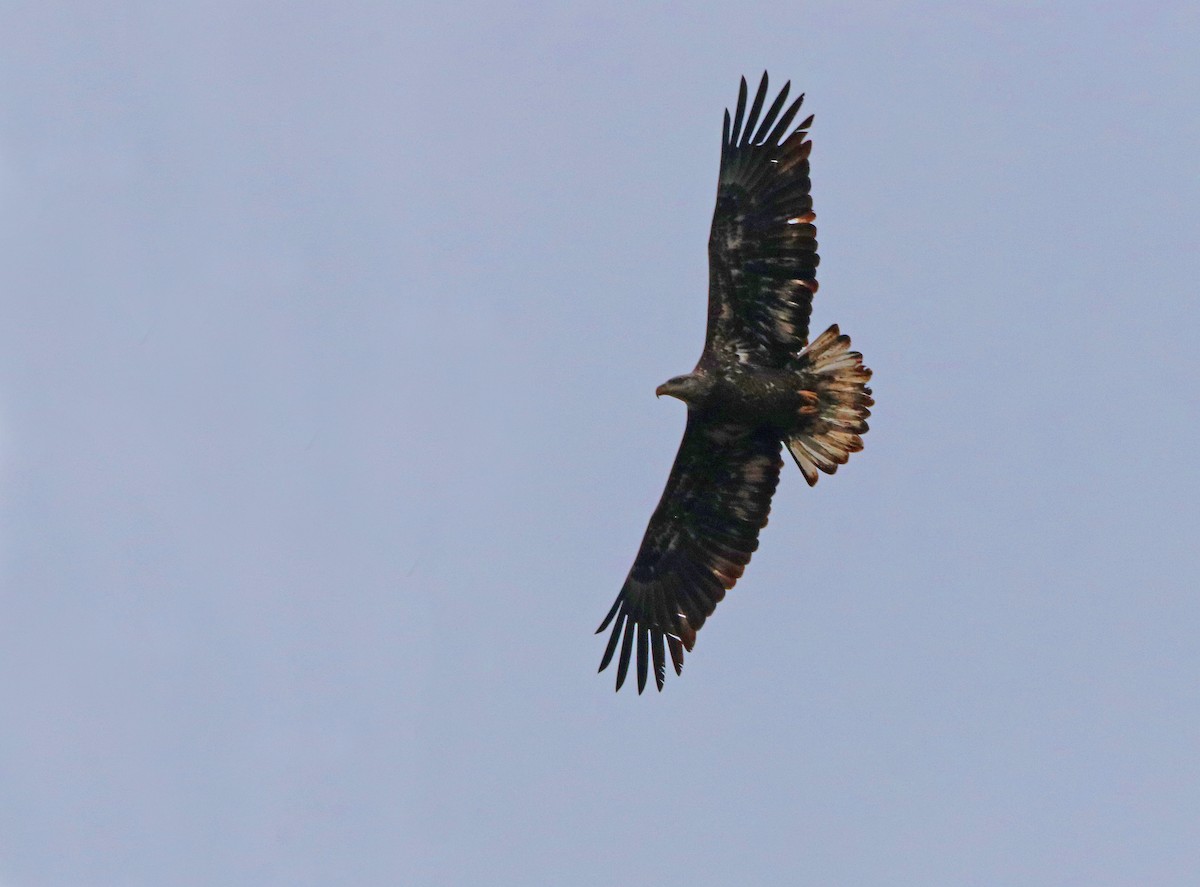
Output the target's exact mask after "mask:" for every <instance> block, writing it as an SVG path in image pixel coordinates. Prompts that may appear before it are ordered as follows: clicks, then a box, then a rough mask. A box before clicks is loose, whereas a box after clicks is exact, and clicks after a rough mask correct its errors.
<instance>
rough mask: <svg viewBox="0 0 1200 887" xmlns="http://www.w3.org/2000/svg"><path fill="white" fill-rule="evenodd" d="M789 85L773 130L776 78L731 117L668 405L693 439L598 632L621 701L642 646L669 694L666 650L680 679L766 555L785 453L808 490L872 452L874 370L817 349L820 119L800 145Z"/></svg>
mask: <svg viewBox="0 0 1200 887" xmlns="http://www.w3.org/2000/svg"><path fill="white" fill-rule="evenodd" d="M790 86H791V84H790V83H787V84H784V87H783V89H782V90H781V91H780V93H779V96H778V97H777V98H776V99H775V101H774V102H773V103H772V104H771V107H770V108H769V109H768V110H767V112H766V114H765V115H763V117H762V119H761V121H760V119H759V114H760V113H761V112H762V109H763V103H764V99H765V98H766V96H767V75H766V74H765V73H764V74H763V77H762V82H761V83H760V84H759V86H758V92H757V94H756V95H755V97H754V102H753V103H752V104H751V106H750V111H749V113H748V114H747V113H746V80H745V78H742V85H741V90H740V91H739V93H738V102H737V110H736V112H735V113H734V116H733V122H732V125H731V124H730V118H729V111H728V110H726V111H725V126H724V131H723V133H722V136H721V171H720V175H719V177H718V180H717V206H716V210H715V212H714V213H713V222H712V231H711V233H710V234H709V238H708V269H709V270H708V274H709V282H708V331H707V334H706V337H705V342H704V353H703V354H701V355H700V361H699V362H698V363H697V364H696V368H695V369H694V370H692V371H691V372H690V373H688V374H687V375H684V376H676V377H675V378H673V379H669V380H668V381H666V382H664V383H663V384H662V385H660V386H659V387H658V390H657V392H656V393H657V394H659V395H663V394H668V395H670V396H671V397H677V398H679V399H680V400H682V401H683V402H684V403H686V404H687V406H688V419H687V429H686V430H685V431H684V433H683V442H682V443H681V444H680V446H679V453H678V455H677V456H676V457H675V466H674V468H672V469H671V476H670V478H669V479H668V480H667V488H666V490H665V491H664V492H663V495H662V500H661V501H660V502H659V503H658V507H657V508H656V509H655V510H654V514H653V515H652V516H651V518H650V525H649V526H648V527H647V528H646V535H645V537H644V538H643V539H642V547H641V550H639V551H638V555H637V559H636V560H635V561H634V562H633V567H632V568H631V569H630V571H629V576H628V578H626V580H625V585H624V586H623V587H622V588H621V593H620V594H618V595H617V600H616V603H614V604H613V606H612V609H611V610H609V612H608V615H607V616H606V617H605V618H604V622H603V623H601V625H600V628H598V629H597V630H596V633H597V634H599V633H600V632H602V631H604V630H605V629H606V628H608V626H609V625H610V624H612V636H611V637H610V638H609V640H608V647H607V648H606V649H605V651H604V658H603V660H602V661H601V662H600V670H601V671H603V670H604V669H605V668H607V667H608V664H609V663H610V662H611V661H612V658H613V654H614V653H615V652H616V650H617V646H618V643H619V644H620V647H621V654H620V657H619V658H618V660H617V689H618V690H620V689H621V685H622V684H623V683H624V682H625V676H626V674H627V673H628V670H629V662H630V658H631V656H632V653H633V645H634V639H635V638H636V640H637V677H638V692H639V693H641V692H642V691H643V690H644V689H645V688H646V676H647V671H648V669H649V663H650V661H651V659H653V662H654V680H655V682H656V683H657V684H658V689H659V690H662V687H663V678H664V675H665V672H666V668H665V662H666V651H665V650H664V645H665V647H666V649H667V650H669V651H670V654H671V662H672V664H673V665H674V666H675V673H676V674H680V673H682V670H683V651H684V650H685V649H686V650H691V649H692V645H693V644H694V643H695V642H696V632H697V631H699V630H700V627H701V626H702V625H704V620H705V619H707V618H708V617H709V616H711V615H712V612H713V610H714V609H715V608H716V606H717V602H718V601H720V600H721V599H722V598H723V597H725V592H726V591H727V590H728V589H730V588H733V585H734V583H735V582H737V580H738V578H739V577H740V576H741V575H742V573H743V571H744V570H745V569H746V564H747V563H749V561H750V555H751V553H752V552H753V551H754V550H755V549H756V548H757V547H758V533H759V530H761V529H762V528H763V527H764V526H766V523H767V514H768V512H769V511H770V509H771V496H772V494H774V492H775V487H776V485H777V484H778V483H779V472H780V469H781V468H782V467H783V460H782V459H781V458H780V452H781V449H782V447H783V446H785V445H786V446H787V449H788V452H790V453H791V454H792V458H793V459H794V460H795V461H796V464H797V465H798V466H799V467H800V471H801V473H802V474H803V475H804V479H805V480H807V481H808V483H809V485H810V486H811V485H812V484H815V483H816V482H817V477H818V471H824V472H826V473H827V474H833V473H834V472H835V471H836V470H837V467H838V466H839V465H843V464H845V462H846V461H847V459H849V457H850V454H851V453H855V452H858V451H859V450H861V449H862V437H861V435H862V434H864V433H865V432H866V430H867V417H868V416H869V415H870V414H871V411H870V407H871V406H872V405H873V404H874V401H873V400H872V399H871V389H870V388H868V387H867V384H866V383H867V381H868V380H869V379H870V378H871V371H870V370H869V369H867V368H866V367H864V366H863V363H862V355H861V354H859V353H858V352H857V351H851V350H850V340H849V338H847V337H846V336H843V335H841V334H840V333H839V332H838V328H837V326H836V325H835V326H831V327H830V328H829V329H827V330H826V331H825V332H823V333H821V335H819V336H817V338H816V339H814V340H813V341H812V342H811V343H810V342H808V319H809V314H810V311H811V309H812V297H813V294H814V293H815V292H816V291H817V280H816V276H817V261H818V260H817V240H816V233H817V229H816V227H815V226H814V225H813V220H814V219H815V218H816V215H815V214H814V213H813V209H812V197H811V196H810V194H809V187H810V182H809V178H808V173H809V167H808V155H809V151H810V150H811V149H812V142H810V141H807V140H806V137H807V135H808V132H807V129H808V127H809V125H810V124H811V123H812V117H811V116H810V117H809V118H808V119H807V120H805V121H804V122H803V123H801V124H800V125H799V126H798V127H796V129H795V130H793V131H792V132H791V133H790V134H787V133H788V127H790V126H791V124H792V121H793V120H794V119H795V117H796V113H797V112H798V111H799V110H800V105H801V103H802V102H803V101H804V96H803V95H801V96H800V97H799V98H798V99H796V100H795V101H794V102H792V104H791V105H788V107H787V110H783V107H784V103H785V102H786V101H787V95H788V89H789V88H790ZM781 110H783V113H782V114H781V113H780V111H781ZM785 134H787V137H786V138H784V135H785ZM781 139H782V141H781ZM614 620H615V621H614Z"/></svg>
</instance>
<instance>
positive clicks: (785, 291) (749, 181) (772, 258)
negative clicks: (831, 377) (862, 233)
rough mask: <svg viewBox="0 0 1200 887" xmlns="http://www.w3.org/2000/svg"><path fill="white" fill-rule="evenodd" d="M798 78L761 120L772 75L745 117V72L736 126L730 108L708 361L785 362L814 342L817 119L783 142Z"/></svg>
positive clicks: (711, 250) (713, 239)
mask: <svg viewBox="0 0 1200 887" xmlns="http://www.w3.org/2000/svg"><path fill="white" fill-rule="evenodd" d="M790 86H791V84H790V83H787V84H784V87H783V89H782V90H780V92H779V97H778V98H776V99H775V101H774V103H772V105H771V107H770V108H769V109H768V110H767V113H766V116H765V117H763V118H762V121H761V122H759V113H760V112H761V111H762V106H763V102H764V100H765V99H766V96H767V75H766V74H765V73H764V74H763V78H762V83H760V84H759V87H758V93H757V94H756V95H755V97H754V103H753V104H752V105H751V107H750V113H749V114H748V115H746V116H745V117H744V118H743V114H744V112H745V111H746V79H745V78H742V86H741V91H740V92H739V94H738V104H737V112H736V114H735V116H734V120H733V125H732V128H731V127H730V122H729V111H728V110H727V111H726V112H725V128H724V132H723V134H722V141H721V174H720V178H719V179H718V184H717V207H716V210H715V211H714V212H713V222H712V232H711V233H710V235H709V239H708V275H709V282H708V335H707V338H706V340H705V344H704V355H703V356H702V357H701V359H700V363H701V366H705V365H706V361H707V362H708V364H712V363H718V362H728V361H738V362H741V363H749V364H755V365H759V366H769V367H782V366H784V365H785V364H786V363H787V362H788V359H789V358H790V357H792V356H794V355H795V353H796V352H797V351H799V350H800V349H801V348H803V347H804V345H805V344H806V343H807V341H808V318H809V314H810V312H811V310H812V297H813V293H815V292H816V291H817V280H816V277H817V262H818V257H817V229H816V226H815V225H814V224H813V220H814V219H816V214H815V213H813V211H812V196H811V195H810V194H809V188H810V185H811V182H810V181H809V177H808V172H809V169H808V152H809V151H810V150H811V149H812V142H810V141H805V139H806V137H807V135H808V133H807V132H806V131H805V130H806V129H807V128H808V126H809V125H810V124H811V123H812V117H809V118H808V119H807V120H805V121H804V122H803V123H801V124H800V125H799V126H798V127H797V128H796V129H795V130H794V131H793V132H792V133H791V134H790V135H788V136H787V138H786V139H784V140H783V142H782V143H781V142H780V139H781V138H783V136H784V134H785V133H786V132H787V129H788V127H789V126H791V123H792V120H794V119H795V117H796V112H797V111H799V110H800V104H801V102H803V101H804V96H803V95H801V96H800V97H799V98H798V99H796V100H795V101H794V102H792V104H791V105H789V106H788V108H787V110H786V111H783V113H782V114H780V110H781V109H782V108H783V106H784V102H786V101H787V95H788V89H789V88H790ZM743 123H744V125H743Z"/></svg>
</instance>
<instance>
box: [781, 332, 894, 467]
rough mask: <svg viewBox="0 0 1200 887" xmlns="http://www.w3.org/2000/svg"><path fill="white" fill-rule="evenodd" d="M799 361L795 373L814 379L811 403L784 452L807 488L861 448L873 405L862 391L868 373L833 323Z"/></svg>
mask: <svg viewBox="0 0 1200 887" xmlns="http://www.w3.org/2000/svg"><path fill="white" fill-rule="evenodd" d="M798 360H799V363H798V365H797V369H798V370H799V371H800V372H803V373H806V374H809V375H812V376H816V382H815V384H813V386H812V388H813V390H812V394H811V395H810V397H811V400H809V401H808V403H807V404H806V405H805V406H803V407H801V408H800V412H801V414H802V415H803V416H805V417H806V418H807V419H808V421H806V422H803V423H801V427H803V429H804V430H803V431H799V432H797V433H795V434H794V435H792V436H790V437H788V438H787V447H788V450H790V451H791V454H792V458H793V459H795V460H796V464H797V465H798V466H800V471H801V472H803V474H804V479H805V480H806V481H808V485H809V486H810V487H811V486H812V485H813V484H815V483H816V482H817V477H818V476H819V475H818V474H817V469H818V468H819V469H820V470H821V471H824V472H825V473H826V474H833V473H834V472H835V471H837V467H838V466H839V465H845V464H846V461H847V460H848V459H849V458H850V454H851V453H857V452H858V451H859V450H861V449H862V448H863V442H862V435H863V434H866V432H867V416H869V415H871V410H870V407H871V406H873V405H874V403H875V401H874V400H873V399H872V398H871V389H870V388H868V387H867V381H868V380H869V379H870V378H871V371H870V370H869V369H867V368H866V367H865V366H863V362H862V355H861V354H859V353H858V352H857V351H851V350H850V337H849V336H843V335H842V334H841V333H840V332H839V331H838V328H837V324H834V325H833V326H831V327H830V328H829V329H827V330H825V332H823V333H821V335H819V336H817V338H816V339H814V340H813V341H812V342H810V343H809V345H808V347H807V348H805V349H804V350H803V351H801V352H800V355H799V358H798Z"/></svg>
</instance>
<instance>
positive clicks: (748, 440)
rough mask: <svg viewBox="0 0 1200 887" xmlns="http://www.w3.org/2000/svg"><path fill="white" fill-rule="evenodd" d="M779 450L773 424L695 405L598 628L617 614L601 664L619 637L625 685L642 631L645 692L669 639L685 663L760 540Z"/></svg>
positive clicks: (677, 661)
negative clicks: (701, 410) (765, 427)
mask: <svg viewBox="0 0 1200 887" xmlns="http://www.w3.org/2000/svg"><path fill="white" fill-rule="evenodd" d="M779 452H780V440H779V438H778V437H776V436H774V435H772V434H771V433H769V432H765V431H762V430H751V429H748V428H745V427H742V426H738V425H728V424H720V423H716V422H713V421H711V420H708V419H705V418H703V417H701V418H695V417H694V416H692V415H691V414H689V416H688V424H687V430H685V431H684V433H683V442H682V443H681V444H680V445H679V453H678V455H677V456H676V457H675V466H674V467H673V468H672V469H671V477H670V479H669V480H668V481H667V488H666V490H664V491H663V495H662V500H661V501H660V502H659V503H658V507H657V508H656V509H654V514H653V516H652V517H651V518H650V525H649V526H648V527H647V528H646V535H645V537H644V538H643V539H642V547H641V549H640V550H639V551H638V556H637V559H636V560H635V561H634V562H633V567H632V568H631V569H630V571H629V576H628V578H626V580H625V585H624V586H623V587H622V588H621V593H620V594H618V595H617V600H616V603H614V604H613V606H612V609H611V610H609V612H608V615H607V616H606V617H605V618H604V622H603V623H601V625H600V627H599V628H598V629H596V633H597V634H599V633H600V632H602V631H604V629H606V628H607V627H608V626H609V623H613V627H612V637H610V638H609V640H608V647H607V649H606V650H605V651H604V659H603V660H602V661H601V663H600V671H604V669H605V668H607V667H608V664H609V662H611V661H612V658H613V654H614V653H615V652H616V649H617V644H618V642H620V644H621V655H620V658H619V659H618V661H617V689H618V690H620V689H621V685H622V684H623V683H624V682H625V675H626V674H627V672H628V670H629V660H630V657H631V655H632V652H633V642H634V638H635V637H636V638H637V673H638V692H639V693H641V692H642V690H644V689H645V687H646V673H647V670H648V667H649V657H650V656H653V659H654V680H655V682H656V683H657V684H658V689H659V690H661V689H662V686H663V678H664V676H665V672H666V668H665V661H666V659H665V651H664V649H663V644H664V641H665V643H666V645H667V647H669V649H670V652H671V661H672V663H673V664H674V666H675V673H676V674H679V673H680V672H681V671H682V669H683V651H684V648H687V649H688V650H691V649H692V645H693V644H694V643H695V641H696V632H697V631H698V630H699V629H700V627H701V626H702V625H704V620H705V619H707V618H708V617H709V616H710V615H712V612H713V610H714V609H715V608H716V606H717V602H718V601H720V600H721V599H722V598H723V597H725V592H726V591H727V590H728V589H730V588H733V585H734V583H735V582H737V580H738V578H739V577H740V576H741V575H742V571H743V570H745V568H746V564H747V563H749V561H750V555H751V553H753V551H754V550H755V549H756V548H758V532H759V530H761V529H762V528H763V527H764V526H766V523H767V514H768V513H769V512H770V510H771V496H772V495H773V494H774V493H775V487H776V485H777V484H778V483H779V470H780V469H781V468H782V467H783V460H782V459H780V458H779ZM614 618H615V620H616V621H615V623H614V622H613V620H614Z"/></svg>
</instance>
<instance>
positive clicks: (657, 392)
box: [654, 382, 667, 397]
mask: <svg viewBox="0 0 1200 887" xmlns="http://www.w3.org/2000/svg"><path fill="white" fill-rule="evenodd" d="M666 388H667V384H666V383H665V382H664V383H663V384H662V385H659V386H658V387H657V388H655V389H654V396H655V397H662V396H663V395H664V394H666V393H667V391H666Z"/></svg>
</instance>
